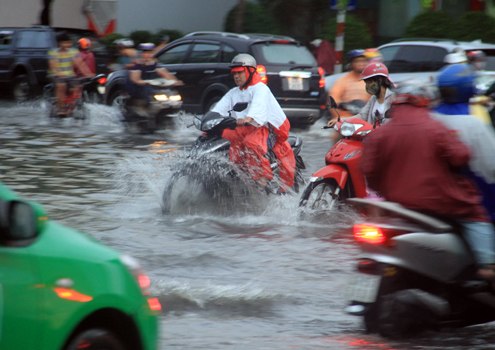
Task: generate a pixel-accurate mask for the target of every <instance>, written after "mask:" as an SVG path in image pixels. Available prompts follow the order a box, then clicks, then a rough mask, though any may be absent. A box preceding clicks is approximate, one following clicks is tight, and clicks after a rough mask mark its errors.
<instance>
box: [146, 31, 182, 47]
mask: <svg viewBox="0 0 495 350" xmlns="http://www.w3.org/2000/svg"><path fill="white" fill-rule="evenodd" d="M165 35H168V36H169V37H170V42H172V41H174V40H175V39H179V38H180V37H182V36H184V33H182V32H181V31H178V30H174V29H160V30H159V31H158V32H156V33H155V34H153V36H152V40H151V41H152V42H154V43H155V44H159V43H161V42H162V39H163V37H164V36H165Z"/></svg>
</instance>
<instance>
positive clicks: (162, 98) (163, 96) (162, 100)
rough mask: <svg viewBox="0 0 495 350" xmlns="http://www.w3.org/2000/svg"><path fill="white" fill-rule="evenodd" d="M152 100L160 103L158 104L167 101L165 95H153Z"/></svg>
mask: <svg viewBox="0 0 495 350" xmlns="http://www.w3.org/2000/svg"><path fill="white" fill-rule="evenodd" d="M153 98H154V99H155V100H157V101H160V102H165V101H168V96H167V95H165V94H158V95H154V96H153Z"/></svg>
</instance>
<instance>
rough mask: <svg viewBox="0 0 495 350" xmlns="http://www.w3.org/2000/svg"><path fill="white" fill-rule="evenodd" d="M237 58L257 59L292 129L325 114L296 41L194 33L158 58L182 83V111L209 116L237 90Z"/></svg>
mask: <svg viewBox="0 0 495 350" xmlns="http://www.w3.org/2000/svg"><path fill="white" fill-rule="evenodd" d="M238 53H249V54H251V55H253V56H254V57H255V59H256V62H257V64H258V72H259V73H260V74H261V76H262V78H263V79H264V82H266V83H267V84H268V86H269V87H270V89H271V91H272V92H273V94H274V95H275V97H276V98H277V100H278V102H279V103H280V105H281V106H282V108H283V110H284V111H285V113H286V115H287V117H288V118H289V119H290V121H291V122H292V123H293V124H298V125H308V124H312V123H314V122H315V121H316V120H317V119H319V118H320V117H321V116H322V115H323V113H324V112H325V99H326V95H325V92H324V80H323V76H322V70H321V69H319V68H318V66H317V64H316V61H315V59H314V57H313V55H312V54H311V53H310V52H309V50H308V49H307V48H306V47H305V46H303V45H301V43H299V42H298V41H296V40H294V39H293V38H290V37H286V36H275V35H271V34H234V33H225V32H194V33H190V34H188V35H186V36H184V37H182V38H180V39H177V40H175V41H173V42H172V43H170V44H169V45H168V46H167V47H165V48H164V49H163V50H162V51H160V52H158V53H157V54H156V57H157V59H158V60H159V62H160V63H161V64H162V65H163V66H164V67H166V68H167V69H168V70H169V71H170V72H172V73H174V74H175V75H176V76H177V78H179V79H180V80H182V81H183V82H184V86H183V87H181V88H179V90H180V93H181V95H182V98H183V100H184V104H183V108H184V109H185V110H186V111H188V112H192V113H204V112H206V111H208V110H209V109H210V108H211V107H212V105H213V104H215V103H216V102H217V101H218V100H219V99H220V98H221V97H222V96H223V95H224V94H225V93H226V92H227V91H228V90H229V89H231V88H232V87H234V86H235V84H234V81H233V79H232V76H231V75H230V68H229V64H230V62H231V61H232V58H234V56H235V55H237V54H238ZM125 79H126V73H125V72H115V73H113V74H111V76H109V79H108V82H107V86H106V88H107V103H108V104H112V103H113V102H114V100H115V99H116V98H117V97H118V96H119V95H121V94H122V93H123V92H124V91H125Z"/></svg>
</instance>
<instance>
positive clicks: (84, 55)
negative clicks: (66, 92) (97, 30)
mask: <svg viewBox="0 0 495 350" xmlns="http://www.w3.org/2000/svg"><path fill="white" fill-rule="evenodd" d="M77 48H78V49H79V57H81V59H82V61H83V62H84V64H86V67H88V69H89V70H90V72H91V73H93V74H96V62H95V54H94V53H93V52H92V51H91V40H89V39H88V38H80V39H79V40H78V41H77ZM74 68H75V71H76V75H77V76H79V77H80V76H84V75H83V73H82V72H81V70H80V69H79V68H78V67H74Z"/></svg>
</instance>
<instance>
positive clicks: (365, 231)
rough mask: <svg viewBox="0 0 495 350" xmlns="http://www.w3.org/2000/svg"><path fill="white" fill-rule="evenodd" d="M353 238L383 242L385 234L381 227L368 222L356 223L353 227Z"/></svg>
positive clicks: (366, 241)
mask: <svg viewBox="0 0 495 350" xmlns="http://www.w3.org/2000/svg"><path fill="white" fill-rule="evenodd" d="M353 235H354V239H355V240H356V241H358V242H362V243H370V244H383V243H385V240H386V236H385V234H384V233H383V231H382V229H381V228H379V227H376V226H372V225H368V224H356V225H354V227H353Z"/></svg>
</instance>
